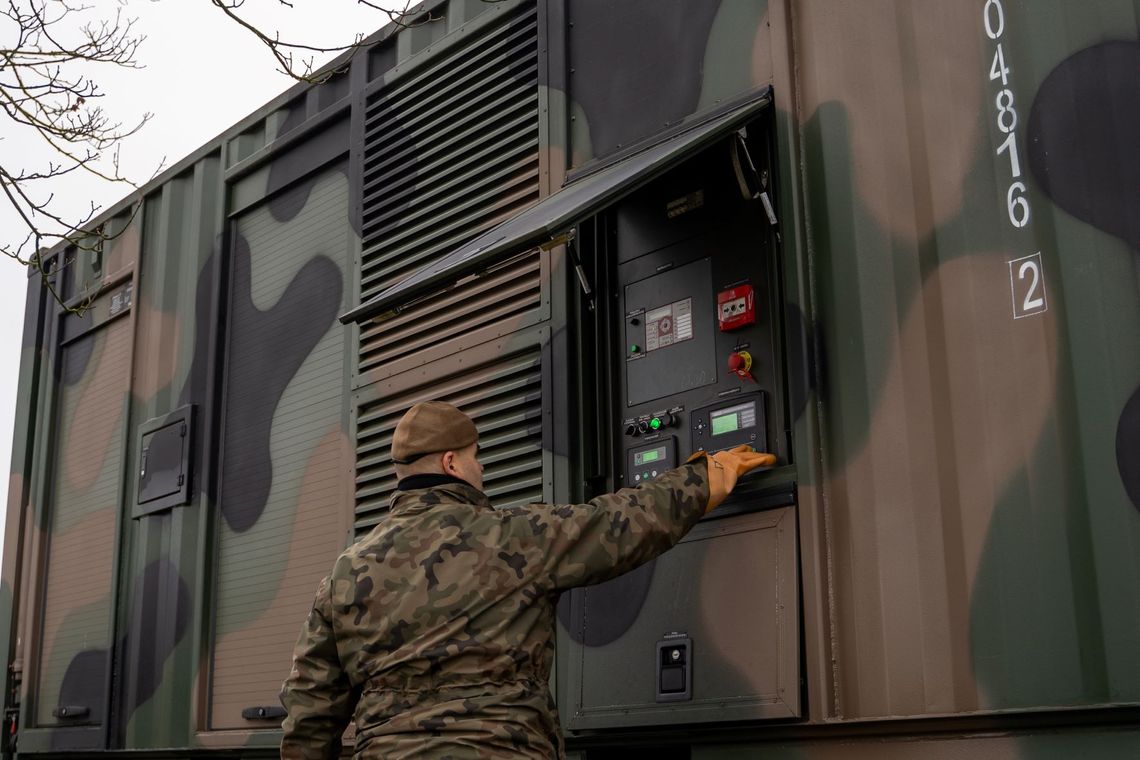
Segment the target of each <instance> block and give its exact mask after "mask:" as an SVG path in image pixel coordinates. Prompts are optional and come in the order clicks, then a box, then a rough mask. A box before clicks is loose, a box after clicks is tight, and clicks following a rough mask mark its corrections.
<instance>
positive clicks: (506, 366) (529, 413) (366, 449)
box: [356, 346, 543, 535]
mask: <svg viewBox="0 0 1140 760" xmlns="http://www.w3.org/2000/svg"><path fill="white" fill-rule="evenodd" d="M430 398H437V399H442V400H444V401H449V402H451V403H453V404H455V405H456V406H458V407H459V408H460V409H462V410H463V411H464V412H466V413H467V414H469V415H471V418H472V419H473V420H475V425H476V426H477V427H478V429H479V445H480V454H479V459H480V461H481V462H482V463H483V467H484V470H483V488H484V490H485V491H486V492H487V496H488V497H490V499H491V503H492V504H494V505H495V506H496V507H509V506H516V505H520V504H529V503H532V502H536V501H541V500H542V498H543V471H542V354H541V350H540V349H539V348H538V347H537V346H536V347H534V348H533V349H530V350H528V351H525V352H522V353H518V354H514V355H511V356H507V357H502V358H497V359H495V360H494V361H493V362H489V363H487V364H483V365H480V366H476V367H465V368H463V369H462V370H460V371H459V372H457V373H456V374H453V375H449V376H445V377H441V378H437V379H435V380H432V381H430V382H428V383H425V384H424V385H422V386H419V387H417V388H414V389H412V390H410V391H408V392H406V393H401V394H398V395H393V396H388V397H385V398H383V399H382V400H380V401H378V402H375V403H371V404H366V405H363V406H361V408H360V413H359V418H358V422H357V449H356V457H357V461H356V531H357V534H358V535H359V534H361V533H363V532H365V531H367V530H369V529H371V528H372V527H373V526H374V525H375V524H376V523H377V522H379V520H380V519H381V518H382V517H383V515H384V513H385V512H386V511H387V509H388V497H389V496H390V495H391V494H392V491H393V490H395V487H396V473H395V467H394V465H393V464H392V458H391V456H390V449H391V446H392V433H393V431H394V430H395V429H396V423H398V422H399V421H400V417H402V416H403V414H404V412H406V411H407V410H408V408H409V407H411V406H412V405H413V404H415V403H416V402H418V401H424V400H426V399H430Z"/></svg>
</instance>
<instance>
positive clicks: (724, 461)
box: [686, 443, 776, 512]
mask: <svg viewBox="0 0 1140 760" xmlns="http://www.w3.org/2000/svg"><path fill="white" fill-rule="evenodd" d="M701 457H708V468H709V504H708V506H707V507H706V508H705V512H709V511H711V510H712V509H714V508H716V507H717V506H718V505H720V503H721V502H723V501H724V500H725V499H727V498H728V495H729V494H730V493H732V489H733V488H734V487H735V486H736V481H737V480H738V479H739V478H740V476H741V475H744V474H745V473H747V472H751V471H752V470H754V469H756V468H757V467H768V466H771V465H774V464H775V463H776V457H775V455H774V454H764V453H761V452H758V451H756V450H754V449H753V448H752V447H751V446H749V445H748V444H747V443H742V444H740V445H739V446H734V447H733V448H731V449H728V450H727V451H718V452H717V453H715V454H711V455H710V454H709V453H708V452H705V451H698V452H697V453H696V454H693V455H692V456H691V457H689V458H688V460H686V462H693V461H695V460H697V459H700V458H701Z"/></svg>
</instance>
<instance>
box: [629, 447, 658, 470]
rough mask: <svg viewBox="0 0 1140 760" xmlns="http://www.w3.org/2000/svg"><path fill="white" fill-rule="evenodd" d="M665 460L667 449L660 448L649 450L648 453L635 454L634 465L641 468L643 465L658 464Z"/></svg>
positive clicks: (639, 452)
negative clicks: (657, 462) (659, 461)
mask: <svg viewBox="0 0 1140 760" xmlns="http://www.w3.org/2000/svg"><path fill="white" fill-rule="evenodd" d="M664 458H665V447H664V446H658V447H657V448H655V449H647V450H646V451H638V452H635V453H634V455H633V464H634V466H636V467H640V466H641V465H643V464H649V463H650V462H656V461H658V460H660V459H664Z"/></svg>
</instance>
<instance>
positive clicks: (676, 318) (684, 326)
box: [645, 298, 693, 352]
mask: <svg viewBox="0 0 1140 760" xmlns="http://www.w3.org/2000/svg"><path fill="white" fill-rule="evenodd" d="M692 337H693V299H691V298H686V299H684V300H682V301H674V302H673V303H671V304H669V305H668V306H662V307H660V308H658V309H653V310H652V311H647V312H645V350H646V351H647V352H648V351H656V350H657V349H659V348H665V347H666V346H671V345H673V344H674V343H680V342H681V341H683V340H689V339H690V338H692Z"/></svg>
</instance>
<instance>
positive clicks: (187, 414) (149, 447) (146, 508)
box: [134, 405, 193, 517]
mask: <svg viewBox="0 0 1140 760" xmlns="http://www.w3.org/2000/svg"><path fill="white" fill-rule="evenodd" d="M192 412H193V407H192V406H189V405H188V406H184V407H182V408H180V409H176V410H175V411H173V412H171V413H170V414H168V415H165V416H163V417H155V418H154V419H151V420H147V421H146V422H145V423H143V424H142V425H141V426H140V427H139V438H138V449H137V452H138V456H137V459H136V462H137V463H138V467H137V474H138V500H137V502H136V504H135V509H134V517H141V516H142V515H147V514H151V513H153V512H157V511H160V510H163V509H169V508H170V507H175V506H179V505H181V504H187V503H189V501H190V464H191V451H192V440H191V438H192V431H193V424H192V423H193V414H192Z"/></svg>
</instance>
